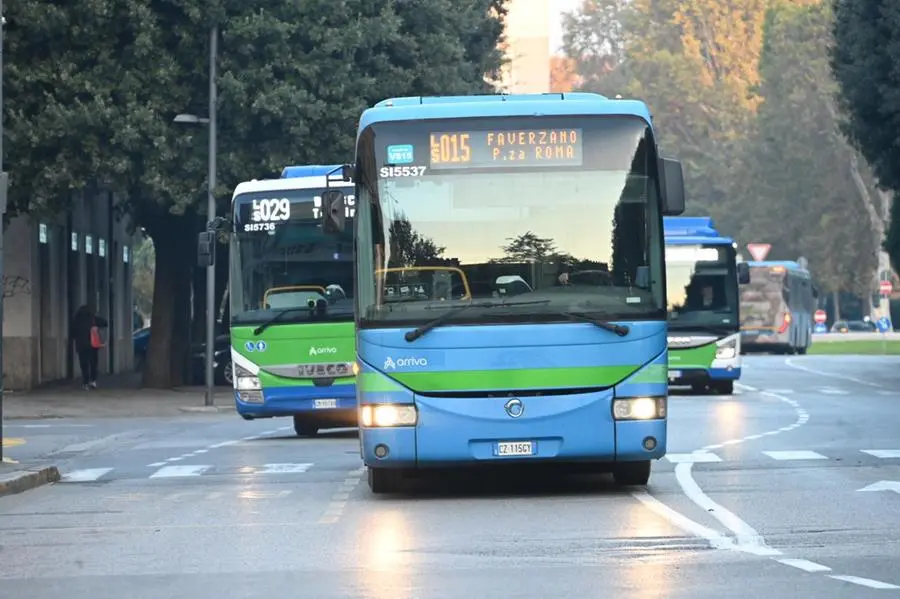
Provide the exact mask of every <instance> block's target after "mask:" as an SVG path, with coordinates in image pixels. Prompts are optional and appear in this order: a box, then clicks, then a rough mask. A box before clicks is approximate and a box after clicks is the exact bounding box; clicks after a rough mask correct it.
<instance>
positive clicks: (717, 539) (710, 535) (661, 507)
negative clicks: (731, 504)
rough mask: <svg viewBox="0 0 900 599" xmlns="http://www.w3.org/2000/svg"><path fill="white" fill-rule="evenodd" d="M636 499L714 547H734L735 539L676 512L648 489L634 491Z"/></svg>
mask: <svg viewBox="0 0 900 599" xmlns="http://www.w3.org/2000/svg"><path fill="white" fill-rule="evenodd" d="M632 495H633V496H634V498H635V499H637V500H638V501H640V502H641V503H643V504H644V506H645V507H647V508H648V509H650V510H651V511H653V512H656V514H658V515H660V516H662V517H663V518H665V519H666V520H669V521H670V522H671V523H672V524H674V525H675V526H677V527H679V528H680V529H682V530H683V531H685V532H687V533H689V534H692V535H694V536H695V537H700V538H702V539H706V540H707V541H709V545H710V547H712V548H714V549H734V548H735V547H734V541H733V540H731V539H730V538H729V537H727V536H725V535H723V534H722V533H720V532H718V531H715V530H713V529H711V528H708V527H706V526H703V525H702V524H700V523H699V522H695V521H694V520H691V519H690V518H688V517H687V516H685V515H683V514H681V513H679V512H676V511H675V510H673V509H672V508H670V507H669V506H667V505H666V504H664V503H663V502H661V501H660V500H659V499H657V498H655V497H653V496H652V495H650V494H649V493H647V492H646V491H636V492H634V493H632Z"/></svg>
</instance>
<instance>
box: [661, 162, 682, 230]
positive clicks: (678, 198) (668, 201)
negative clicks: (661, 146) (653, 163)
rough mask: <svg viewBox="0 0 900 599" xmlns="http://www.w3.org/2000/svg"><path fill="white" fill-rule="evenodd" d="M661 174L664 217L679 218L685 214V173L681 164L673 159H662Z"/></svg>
mask: <svg viewBox="0 0 900 599" xmlns="http://www.w3.org/2000/svg"><path fill="white" fill-rule="evenodd" d="M659 174H660V179H661V180H660V183H661V184H662V185H660V187H662V200H663V201H662V204H663V216H678V215H679V214H681V213H683V212H684V172H683V170H682V168H681V163H680V162H678V161H677V160H674V159H672V158H660V159H659Z"/></svg>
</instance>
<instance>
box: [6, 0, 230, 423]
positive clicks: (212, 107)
mask: <svg viewBox="0 0 900 599" xmlns="http://www.w3.org/2000/svg"><path fill="white" fill-rule="evenodd" d="M0 2H2V0H0ZM218 47H219V28H218V27H217V26H216V25H213V27H212V29H211V30H210V32H209V118H202V117H199V116H197V115H193V114H179V115H178V116H176V117H175V119H174V122H176V123H187V124H197V123H203V124H208V125H209V173H208V175H207V180H208V184H207V189H206V206H207V208H206V212H207V219H208V220H207V226H211V223H212V221H213V219H215V217H216V103H217V95H218V90H217V87H216V57H217V55H218ZM215 302H216V266H215V263H213V264H210V265H209V266H207V267H206V396H205V397H204V404H205V405H207V406H211V405H213V376H214V375H213V355H214V351H215V347H214V346H215V333H214V329H215V325H216V307H215V305H214V304H215Z"/></svg>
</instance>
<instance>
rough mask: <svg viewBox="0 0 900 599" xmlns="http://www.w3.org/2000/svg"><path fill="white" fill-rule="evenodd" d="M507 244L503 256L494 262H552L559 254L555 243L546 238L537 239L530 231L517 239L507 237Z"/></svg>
mask: <svg viewBox="0 0 900 599" xmlns="http://www.w3.org/2000/svg"><path fill="white" fill-rule="evenodd" d="M506 240H507V241H508V242H509V243H507V244H506V245H504V246H503V247H502V248H501V249H502V250H503V254H504V256H503V257H502V258H498V259H497V260H496V262H528V261H529V260H534V261H544V260H552V259H553V257H554V256H557V255H558V254H559V253H558V252H557V249H556V242H554V241H553V240H552V239H549V238H547V237H538V236H537V235H536V234H534V233H532V232H531V231H526V232H525V233H522V234H521V235H519V236H517V237H508V238H507V239H506Z"/></svg>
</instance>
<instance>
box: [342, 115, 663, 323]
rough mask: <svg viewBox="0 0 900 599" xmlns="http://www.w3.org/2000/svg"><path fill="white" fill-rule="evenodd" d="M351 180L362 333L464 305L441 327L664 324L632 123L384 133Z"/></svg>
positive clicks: (651, 164) (366, 140) (650, 153)
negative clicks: (466, 305) (573, 319)
mask: <svg viewBox="0 0 900 599" xmlns="http://www.w3.org/2000/svg"><path fill="white" fill-rule="evenodd" d="M459 129H466V130H467V131H465V132H459V131H457V132H454V133H440V132H447V131H454V130H459ZM436 132H437V133H436ZM367 133H370V134H371V135H367ZM542 144H543V145H542ZM397 147H400V148H402V149H403V150H404V151H406V152H407V153H406V154H403V153H402V152H397V153H395V155H392V151H393V150H392V148H397ZM389 158H390V159H389ZM400 163H402V164H403V166H398V164H400ZM359 166H360V181H359V193H360V197H361V200H362V201H361V202H360V203H359V206H358V208H359V211H358V215H357V217H358V218H359V223H358V235H359V247H358V251H359V254H360V255H359V269H358V285H357V289H358V290H359V293H358V310H359V315H360V323H361V326H364V327H365V326H378V327H385V326H387V327H392V326H408V325H409V324H414V323H420V322H423V321H428V320H431V319H433V318H435V317H437V316H438V315H440V314H441V313H442V312H445V311H447V310H448V309H451V308H454V307H456V306H459V305H461V303H462V302H468V301H472V302H473V305H472V306H471V309H467V310H464V311H459V312H457V313H454V314H453V315H452V317H450V318H449V319H448V324H462V323H468V324H473V323H489V324H498V323H502V322H540V321H563V320H566V318H565V316H564V315H562V316H561V313H581V314H590V315H592V316H595V317H598V318H605V319H617V318H627V319H631V320H641V319H661V318H663V317H664V312H663V301H662V298H663V290H662V286H661V285H659V284H657V283H656V281H661V280H662V279H661V278H660V277H659V275H660V274H661V268H662V260H661V258H662V239H661V238H662V233H661V226H660V220H661V219H660V216H659V214H660V209H659V200H658V194H657V181H656V178H657V168H656V156H655V153H654V150H653V140H652V137H651V132H650V129H649V127H648V126H647V124H646V123H645V122H643V121H641V120H639V119H636V118H628V117H612V118H610V117H596V118H594V117H592V118H584V117H579V118H577V119H576V118H572V117H553V118H550V117H546V119H534V118H528V119H523V118H519V117H516V118H509V117H502V118H490V119H458V120H447V121H429V122H401V123H381V124H376V125H373V126H372V127H370V128H369V129H367V131H366V132H364V133H363V134H362V136H361V143H360V148H359ZM653 272H656V273H657V275H656V276H652V274H651V273H653ZM512 296H516V301H515V303H513V302H508V303H509V306H508V307H503V306H497V302H506V301H507V298H510V297H512ZM485 300H490V301H485Z"/></svg>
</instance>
